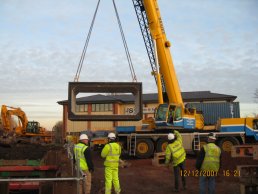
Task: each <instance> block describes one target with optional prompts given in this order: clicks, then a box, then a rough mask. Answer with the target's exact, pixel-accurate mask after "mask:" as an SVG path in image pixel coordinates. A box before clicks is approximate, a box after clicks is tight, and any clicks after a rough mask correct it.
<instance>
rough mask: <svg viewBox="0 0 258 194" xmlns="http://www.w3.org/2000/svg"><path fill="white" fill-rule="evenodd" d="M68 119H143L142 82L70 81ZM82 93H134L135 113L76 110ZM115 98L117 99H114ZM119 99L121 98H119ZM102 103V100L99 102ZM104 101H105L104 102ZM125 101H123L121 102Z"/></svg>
mask: <svg viewBox="0 0 258 194" xmlns="http://www.w3.org/2000/svg"><path fill="white" fill-rule="evenodd" d="M68 90H69V93H68V119H69V120H71V121H139V120H141V119H142V83H139V82H138V83H133V82H69V85H68ZM80 93H93V94H95V93H107V94H109V93H120V94H121V93H124V94H128V93H129V94H132V96H133V103H134V108H135V112H134V114H132V115H131V114H130V115H126V114H106V115H103V112H101V113H102V114H99V115H97V114H96V113H97V112H94V115H93V114H89V113H88V112H76V100H77V99H76V96H77V95H78V94H80ZM111 97H112V96H111ZM114 100H115V99H114ZM117 101H119V100H117ZM99 103H100V104H101V102H99ZM102 103H103V102H102ZM120 103H123V102H120Z"/></svg>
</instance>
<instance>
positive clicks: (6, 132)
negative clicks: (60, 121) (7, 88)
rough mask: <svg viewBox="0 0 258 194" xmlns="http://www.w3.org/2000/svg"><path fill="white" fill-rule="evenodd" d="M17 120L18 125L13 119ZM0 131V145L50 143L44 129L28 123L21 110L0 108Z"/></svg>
mask: <svg viewBox="0 0 258 194" xmlns="http://www.w3.org/2000/svg"><path fill="white" fill-rule="evenodd" d="M13 116H16V117H17V118H18V123H16V122H15V121H14V119H13ZM1 119H2V129H1V130H0V132H1V133H0V143H3V144H10V143H20V142H26V143H28V142H29V143H36V142H37V143H50V142H51V139H52V138H51V134H49V133H48V132H47V131H46V129H45V128H43V127H40V124H39V122H37V121H28V118H27V116H26V114H25V112H24V111H23V110H22V109H21V108H15V107H11V106H6V105H2V108H1Z"/></svg>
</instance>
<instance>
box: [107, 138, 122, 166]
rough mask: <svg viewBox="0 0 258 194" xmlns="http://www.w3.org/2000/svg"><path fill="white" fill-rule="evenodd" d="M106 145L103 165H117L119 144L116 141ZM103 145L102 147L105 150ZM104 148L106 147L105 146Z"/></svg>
mask: <svg viewBox="0 0 258 194" xmlns="http://www.w3.org/2000/svg"><path fill="white" fill-rule="evenodd" d="M106 146H108V148H109V151H108V153H107V156H106V160H105V162H104V166H108V167H118V166H119V158H120V155H121V146H120V145H119V144H118V143H115V142H114V143H109V144H107V145H105V147H106ZM105 147H104V148H103V149H104V150H103V151H105ZM106 150H108V149H107V147H106Z"/></svg>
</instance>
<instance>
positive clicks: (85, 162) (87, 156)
mask: <svg viewBox="0 0 258 194" xmlns="http://www.w3.org/2000/svg"><path fill="white" fill-rule="evenodd" d="M88 143H89V138H88V136H87V135H86V134H82V135H80V139H79V143H78V144H76V145H75V146H74V159H75V162H76V163H77V162H78V163H79V165H80V170H81V171H82V173H83V176H86V181H85V186H83V185H82V181H81V182H80V184H81V185H80V194H90V191H91V173H92V172H94V165H93V162H92V159H91V152H90V147H89V146H88ZM76 166H77V165H76Z"/></svg>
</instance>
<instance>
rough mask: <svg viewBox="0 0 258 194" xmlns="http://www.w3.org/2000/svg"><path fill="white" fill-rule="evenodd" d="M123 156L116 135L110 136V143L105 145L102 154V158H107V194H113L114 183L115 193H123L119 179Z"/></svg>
mask: <svg viewBox="0 0 258 194" xmlns="http://www.w3.org/2000/svg"><path fill="white" fill-rule="evenodd" d="M120 155H121V146H120V145H119V144H118V143H117V142H116V135H115V134H114V133H109V134H108V143H107V144H106V145H105V147H104V148H103V150H102V152H101V157H102V158H106V159H105V162H104V166H105V194H111V191H112V183H113V185H114V188H115V192H116V193H117V194H119V193H120V192H121V188H120V183H119V178H118V166H119V160H120Z"/></svg>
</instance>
